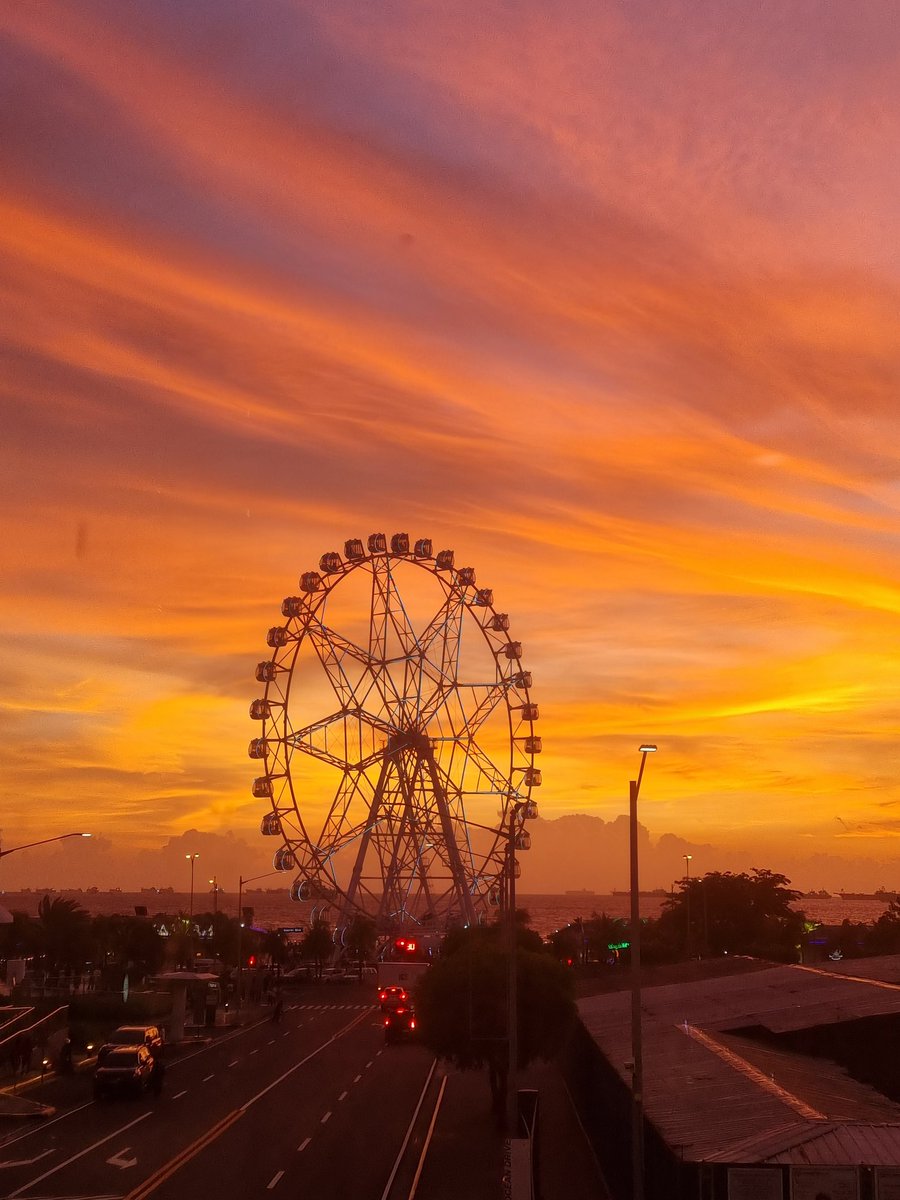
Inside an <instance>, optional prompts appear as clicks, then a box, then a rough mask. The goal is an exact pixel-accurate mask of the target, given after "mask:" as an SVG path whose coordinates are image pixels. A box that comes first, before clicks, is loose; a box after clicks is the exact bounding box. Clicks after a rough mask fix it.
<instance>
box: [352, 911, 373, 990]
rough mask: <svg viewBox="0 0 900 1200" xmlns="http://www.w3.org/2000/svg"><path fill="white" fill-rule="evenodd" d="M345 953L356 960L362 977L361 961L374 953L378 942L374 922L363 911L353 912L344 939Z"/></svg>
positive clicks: (364, 960)
mask: <svg viewBox="0 0 900 1200" xmlns="http://www.w3.org/2000/svg"><path fill="white" fill-rule="evenodd" d="M344 944H345V946H346V948H347V953H348V954H349V955H350V957H351V958H352V959H354V960H355V961H356V965H357V968H358V970H359V977H360V979H362V969H363V963H364V962H366V961H367V960H368V959H370V958H371V957H372V955H373V954H374V953H375V947H376V945H377V944H378V931H377V929H376V927H375V922H374V921H373V920H372V918H371V917H367V916H366V914H365V913H355V914H354V917H353V919H352V921H351V922H350V925H349V927H348V929H347V936H346V940H345V943H344Z"/></svg>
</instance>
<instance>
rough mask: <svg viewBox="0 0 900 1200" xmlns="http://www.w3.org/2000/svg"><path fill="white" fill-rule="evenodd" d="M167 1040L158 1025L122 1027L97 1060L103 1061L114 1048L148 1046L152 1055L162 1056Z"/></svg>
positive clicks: (114, 1033) (105, 1044) (112, 1036)
mask: <svg viewBox="0 0 900 1200" xmlns="http://www.w3.org/2000/svg"><path fill="white" fill-rule="evenodd" d="M165 1040H166V1039H165V1037H164V1035H163V1031H162V1030H161V1029H160V1027H159V1026H158V1025H120V1026H119V1028H118V1029H114V1030H113V1032H112V1033H111V1034H110V1035H109V1037H108V1038H107V1039H106V1041H105V1042H104V1043H103V1045H102V1046H101V1047H100V1050H99V1053H98V1054H97V1059H98V1061H102V1059H103V1058H104V1057H105V1056H106V1054H107V1052H108V1051H109V1050H110V1049H112V1048H113V1047H114V1046H146V1047H147V1049H148V1050H149V1051H150V1053H151V1054H153V1055H157V1054H162V1051H163V1046H164V1045H165Z"/></svg>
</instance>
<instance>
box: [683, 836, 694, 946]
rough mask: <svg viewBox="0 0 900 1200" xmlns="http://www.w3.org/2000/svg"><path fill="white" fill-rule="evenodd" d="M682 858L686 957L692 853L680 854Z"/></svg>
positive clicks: (688, 940)
mask: <svg viewBox="0 0 900 1200" xmlns="http://www.w3.org/2000/svg"><path fill="white" fill-rule="evenodd" d="M681 857H682V858H683V859H684V884H685V886H684V911H685V917H686V921H685V925H686V928H685V936H684V949H685V954H686V955H687V957H688V958H690V957H691V866H690V864H691V859H692V858H693V857H694V856H693V854H682V856H681Z"/></svg>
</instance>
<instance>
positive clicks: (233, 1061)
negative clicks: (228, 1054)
mask: <svg viewBox="0 0 900 1200" xmlns="http://www.w3.org/2000/svg"><path fill="white" fill-rule="evenodd" d="M240 1061H241V1060H240V1059H239V1058H234V1059H232V1061H231V1062H230V1063H229V1064H228V1065H229V1067H236V1066H237V1065H238V1063H239V1062H240Z"/></svg>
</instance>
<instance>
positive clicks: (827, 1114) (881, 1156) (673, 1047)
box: [579, 957, 900, 1165]
mask: <svg viewBox="0 0 900 1200" xmlns="http://www.w3.org/2000/svg"><path fill="white" fill-rule="evenodd" d="M872 961H873V960H865V961H863V960H854V962H853V963H852V964H843V963H842V964H838V966H839V967H841V968H843V969H840V970H832V969H831V968H828V969H825V970H821V971H812V970H800V969H797V968H793V967H788V966H784V967H773V968H771V969H770V970H766V971H759V972H754V973H750V974H744V975H737V976H730V977H726V978H720V979H714V980H707V981H702V982H699V983H690V984H673V985H669V986H665V987H654V988H647V989H645V990H644V991H643V992H642V996H641V999H642V1012H643V1034H644V1110H645V1112H646V1114H647V1117H648V1119H649V1120H651V1121H652V1122H653V1124H654V1125H655V1126H656V1127H657V1128H658V1129H659V1131H660V1133H661V1134H662V1135H663V1137H664V1138H665V1140H666V1141H667V1143H668V1144H669V1145H670V1146H671V1147H672V1148H673V1149H675V1150H676V1151H679V1152H680V1153H681V1155H682V1157H684V1158H685V1159H691V1160H695V1161H696V1160H710V1159H715V1160H717V1161H730V1162H763V1161H770V1155H773V1154H778V1155H782V1156H786V1157H778V1158H777V1159H775V1158H771V1161H779V1162H782V1161H783V1162H796V1163H801V1162H812V1161H815V1162H820V1161H821V1162H828V1163H838V1162H840V1163H842V1164H846V1163H848V1162H853V1163H858V1162H867V1163H869V1164H871V1165H879V1164H881V1165H895V1164H897V1163H898V1161H900V1160H898V1157H897V1156H898V1155H900V1106H897V1105H895V1104H893V1103H892V1102H891V1101H890V1100H889V1099H888V1098H887V1097H883V1096H881V1095H880V1094H879V1093H877V1092H875V1091H874V1089H872V1088H868V1087H866V1085H864V1084H861V1083H859V1082H858V1081H856V1080H853V1079H851V1078H850V1077H849V1076H848V1075H847V1073H846V1072H845V1071H843V1070H842V1069H841V1068H840V1067H838V1066H837V1065H836V1064H833V1063H829V1062H827V1061H824V1060H822V1059H815V1060H812V1059H805V1058H804V1056H802V1055H797V1054H789V1053H788V1052H786V1051H780V1050H769V1049H767V1048H765V1047H760V1045H759V1044H758V1043H752V1042H750V1041H749V1040H747V1039H742V1038H739V1037H736V1036H735V1035H734V1034H729V1033H727V1032H724V1031H727V1030H734V1029H742V1028H748V1027H752V1026H754V1025H761V1026H763V1027H764V1028H767V1029H771V1030H773V1031H777V1032H782V1031H786V1030H792V1029H805V1028H811V1027H813V1026H816V1025H828V1024H834V1023H835V1022H836V1021H846V1020H854V1019H857V1018H859V1017H864V1016H871V1015H877V1014H883V1013H895V1012H896V1013H900V988H897V989H893V988H886V987H884V986H877V983H876V980H877V979H879V978H881V979H882V981H886V982H892V978H891V976H892V974H893V975H894V976H895V977H896V978H897V979H898V980H900V957H897V958H896V960H895V961H886V960H883V959H879V960H877V964H876V965H875V967H874V968H872V967H871V966H870V964H871V963H872ZM873 971H877V972H878V974H875V973H870V972H873ZM579 1011H580V1013H581V1018H582V1021H583V1022H584V1024H585V1026H586V1028H587V1029H588V1031H589V1033H590V1034H591V1035H592V1037H593V1038H594V1040H595V1041H596V1042H597V1044H598V1045H599V1046H600V1047H601V1049H602V1050H603V1053H604V1055H605V1057H606V1058H607V1059H608V1060H609V1061H610V1063H611V1064H612V1065H613V1066H614V1068H615V1069H616V1071H617V1072H618V1073H619V1075H620V1076H621V1077H622V1078H623V1079H624V1080H625V1081H626V1083H628V1084H629V1085H630V1083H631V1076H630V1070H629V1069H628V1067H627V1066H626V1063H628V1062H629V1060H630V1058H631V1014H630V993H629V992H614V993H610V994H606V995H601V996H593V997H588V998H586V999H584V1000H581V1001H580V1002H579ZM695 1029H696V1030H700V1031H703V1032H704V1036H702V1037H700V1036H695V1034H694V1030H695ZM707 1035H708V1036H707ZM767 1055H768V1057H767ZM811 1110H814V1111H818V1112H820V1113H822V1115H823V1118H835V1117H838V1118H843V1117H845V1116H846V1115H849V1114H851V1113H852V1115H853V1117H854V1118H855V1119H854V1120H852V1121H850V1122H849V1123H848V1122H847V1121H845V1120H833V1119H816V1118H815V1116H812V1115H809V1114H810V1112H811ZM803 1114H807V1115H803ZM860 1116H862V1117H863V1118H868V1122H860V1121H859V1117H860ZM845 1126H846V1128H848V1129H849V1128H850V1127H851V1126H852V1129H853V1131H854V1132H852V1133H847V1134H846V1135H844V1134H843V1133H842V1132H841V1131H842V1130H843V1129H844V1128H845ZM872 1130H878V1131H879V1132H878V1134H877V1135H876V1134H873V1133H872V1132H871V1131H872ZM866 1131H868V1132H866ZM826 1133H830V1135H831V1136H830V1137H828V1138H825V1137H824V1135H825V1134H826ZM811 1142H812V1143H814V1145H815V1148H814V1149H813V1148H812V1147H811V1145H810V1143H811ZM852 1153H856V1154H857V1157H850V1158H848V1157H847V1155H850V1154H852ZM810 1154H819V1155H823V1156H826V1157H822V1158H816V1159H813V1158H810V1157H809V1155H810ZM861 1154H862V1157H860V1155H861Z"/></svg>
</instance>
